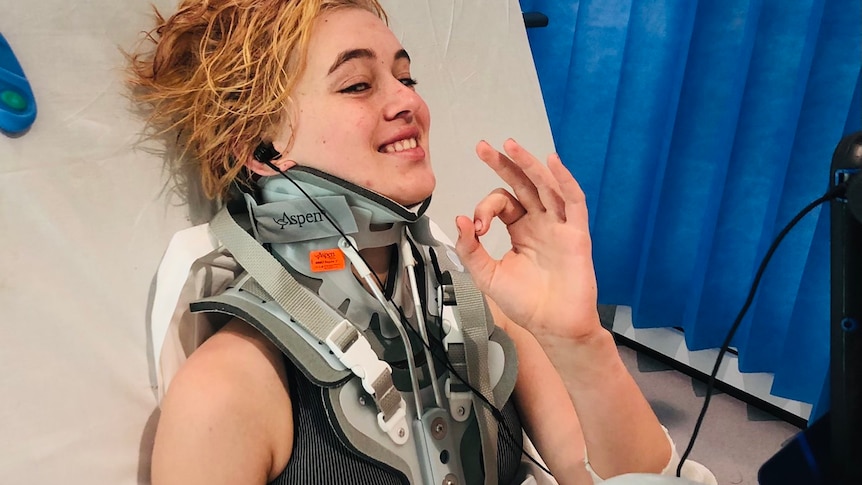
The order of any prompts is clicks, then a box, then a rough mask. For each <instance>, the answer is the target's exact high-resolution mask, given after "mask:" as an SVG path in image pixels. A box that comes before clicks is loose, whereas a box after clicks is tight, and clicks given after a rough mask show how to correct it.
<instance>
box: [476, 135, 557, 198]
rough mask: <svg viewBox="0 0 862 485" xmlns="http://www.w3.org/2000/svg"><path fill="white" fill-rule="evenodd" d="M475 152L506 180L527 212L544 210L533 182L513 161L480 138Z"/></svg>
mask: <svg viewBox="0 0 862 485" xmlns="http://www.w3.org/2000/svg"><path fill="white" fill-rule="evenodd" d="M476 154H477V155H479V158H480V159H482V161H484V162H485V164H486V165H488V166H489V167H490V168H491V169H492V170H494V172H496V173H497V175H498V176H499V177H500V178H501V179H503V181H504V182H506V183H507V184H508V185H509V187H512V191H513V192H514V193H515V197H517V198H518V201H519V202H520V203H521V205H522V206H524V209H526V210H527V212H530V211H544V210H545V207H544V206H543V205H542V201H541V199H540V198H539V191H538V189H536V186H535V184H533V182H532V181H531V180H530V178H529V177H527V174H525V173H524V171H523V170H521V168H520V167H519V166H518V165H517V164H516V163H515V162H513V161H512V160H511V159H510V158H509V157H507V156H506V155H504V154H503V153H501V152H500V151H498V150H496V149H495V148H494V147H492V146H491V145H490V144H488V142H486V141H484V140H482V141H480V142H479V144H478V145H476Z"/></svg>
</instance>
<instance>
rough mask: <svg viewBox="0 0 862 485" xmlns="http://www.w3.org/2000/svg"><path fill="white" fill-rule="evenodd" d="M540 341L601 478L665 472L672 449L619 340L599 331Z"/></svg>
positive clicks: (538, 336) (548, 336) (603, 331)
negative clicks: (620, 350) (622, 354)
mask: <svg viewBox="0 0 862 485" xmlns="http://www.w3.org/2000/svg"><path fill="white" fill-rule="evenodd" d="M536 339H537V341H538V342H539V344H541V346H542V348H543V349H544V351H545V353H546V354H547V356H548V358H549V359H550V361H551V362H552V363H553V365H554V367H556V369H557V370H558V372H559V374H560V376H561V378H562V380H563V383H564V385H565V388H566V390H567V391H568V393H569V396H570V397H571V399H572V402H573V403H574V406H575V409H576V411H577V414H578V417H579V419H580V425H581V428H582V430H583V435H584V440H585V442H586V448H587V453H588V457H589V461H590V465H591V466H592V467H593V469H594V470H595V471H596V473H598V474H599V475H600V476H602V477H611V476H615V475H619V474H622V473H631V472H659V471H661V470H662V469H663V468H664V467H665V466H666V465H667V463H668V460H669V459H670V456H671V450H670V444H669V443H668V441H667V438H666V437H665V434H664V431H663V430H662V429H661V424H660V423H659V421H658V418H656V416H655V413H653V411H652V408H651V407H650V405H649V403H648V402H647V400H646V398H644V396H643V394H642V393H641V391H640V389H639V388H638V386H637V384H636V383H635V381H634V379H633V378H632V376H631V374H629V372H628V370H627V369H626V368H625V365H624V364H623V362H622V360H621V359H620V356H619V353H618V351H617V349H616V345H615V343H614V340H613V336H612V335H611V334H610V333H609V332H607V331H605V330H604V329H597V330H596V331H595V332H593V333H592V334H590V335H589V336H588V337H581V338H578V339H570V338H565V337H559V336H555V335H542V334H540V335H537V336H536Z"/></svg>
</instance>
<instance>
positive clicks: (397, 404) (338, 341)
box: [326, 320, 410, 445]
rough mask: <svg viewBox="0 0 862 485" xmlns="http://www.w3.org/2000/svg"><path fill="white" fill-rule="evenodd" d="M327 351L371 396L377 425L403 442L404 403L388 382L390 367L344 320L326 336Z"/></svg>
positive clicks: (407, 430)
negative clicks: (375, 410)
mask: <svg viewBox="0 0 862 485" xmlns="http://www.w3.org/2000/svg"><path fill="white" fill-rule="evenodd" d="M326 345H327V346H328V347H329V350H331V351H332V353H333V354H335V356H336V357H338V360H340V361H341V363H342V364H344V365H345V367H347V368H348V369H350V371H351V372H353V374H355V375H356V376H357V377H359V379H360V380H361V382H362V388H363V389H365V392H367V393H368V394H370V395H371V397H372V398H373V399H374V404H376V405H377V409H378V410H379V411H380V412H379V413H377V424H378V426H380V429H382V430H383V432H385V433H386V434H388V435H389V437H390V438H391V439H392V441H393V442H395V444H398V445H403V444H404V443H406V442H407V440H408V439H409V437H410V428H409V427H408V426H407V405H406V404H405V403H404V399H403V398H402V397H401V393H400V392H398V389H396V388H395V384H394V383H393V382H392V369H390V367H389V364H387V363H386V362H384V361H382V360H381V359H380V358H379V357H378V356H377V354H376V353H375V352H374V350H373V349H372V348H371V344H370V343H368V340H367V339H366V338H365V337H364V336H362V334H361V333H359V331H358V330H356V328H354V327H353V325H351V324H350V322H348V321H347V320H342V321H341V323H339V324H338V325H337V326H336V327H335V328H334V329H333V330H332V331H331V332H330V333H329V335H328V336H327V337H326Z"/></svg>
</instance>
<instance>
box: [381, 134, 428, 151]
mask: <svg viewBox="0 0 862 485" xmlns="http://www.w3.org/2000/svg"><path fill="white" fill-rule="evenodd" d="M417 146H419V143H418V142H417V141H416V138H407V139H406V140H398V141H396V142H395V143H390V144H388V145H386V146H384V147H383V151H384V152H386V153H396V152H403V151H404V150H410V149H412V148H416V147H417Z"/></svg>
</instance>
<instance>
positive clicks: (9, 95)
mask: <svg viewBox="0 0 862 485" xmlns="http://www.w3.org/2000/svg"><path fill="white" fill-rule="evenodd" d="M0 102H2V103H3V104H5V105H6V106H8V107H10V108H12V109H13V110H15V111H24V110H25V109H27V100H26V99H25V98H24V96H21V95H20V94H18V93H17V92H15V91H10V90H7V91H3V92H0Z"/></svg>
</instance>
